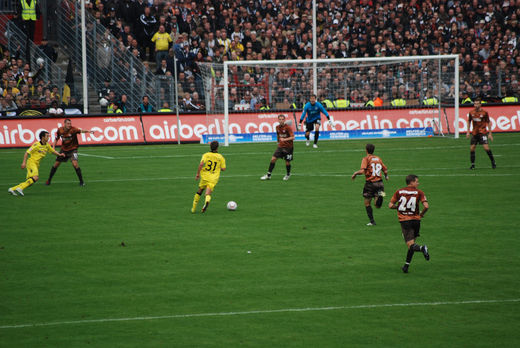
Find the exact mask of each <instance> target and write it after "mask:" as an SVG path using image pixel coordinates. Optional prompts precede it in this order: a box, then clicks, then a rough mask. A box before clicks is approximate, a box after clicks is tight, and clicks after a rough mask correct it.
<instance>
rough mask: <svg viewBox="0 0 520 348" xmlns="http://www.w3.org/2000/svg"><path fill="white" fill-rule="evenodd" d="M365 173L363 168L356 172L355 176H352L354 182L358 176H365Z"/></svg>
mask: <svg viewBox="0 0 520 348" xmlns="http://www.w3.org/2000/svg"><path fill="white" fill-rule="evenodd" d="M364 173H365V170H364V169H363V168H361V169H360V170H358V171H355V172H354V174H352V180H354V179H355V178H356V176H358V175H361V174H364Z"/></svg>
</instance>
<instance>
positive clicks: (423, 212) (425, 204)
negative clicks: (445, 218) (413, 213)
mask: <svg viewBox="0 0 520 348" xmlns="http://www.w3.org/2000/svg"><path fill="white" fill-rule="evenodd" d="M422 205H423V210H422V211H421V212H420V213H419V216H420V217H424V214H426V212H427V211H428V209H429V208H430V206H429V205H428V201H424V202H422Z"/></svg>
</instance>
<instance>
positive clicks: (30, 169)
mask: <svg viewBox="0 0 520 348" xmlns="http://www.w3.org/2000/svg"><path fill="white" fill-rule="evenodd" d="M38 167H39V166H38V164H36V163H34V162H33V161H31V160H30V159H28V160H27V162H26V163H25V169H27V176H26V177H25V178H26V179H29V178H32V177H33V176H39V168H38Z"/></svg>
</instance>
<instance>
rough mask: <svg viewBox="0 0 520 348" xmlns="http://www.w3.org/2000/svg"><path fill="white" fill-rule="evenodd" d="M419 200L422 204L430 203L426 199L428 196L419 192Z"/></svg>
mask: <svg viewBox="0 0 520 348" xmlns="http://www.w3.org/2000/svg"><path fill="white" fill-rule="evenodd" d="M419 200H420V201H421V202H428V199H427V198H426V195H425V194H424V192H422V191H419Z"/></svg>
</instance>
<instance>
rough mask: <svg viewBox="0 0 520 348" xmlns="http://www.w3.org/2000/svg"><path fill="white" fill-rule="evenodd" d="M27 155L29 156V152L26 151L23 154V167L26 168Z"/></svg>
mask: <svg viewBox="0 0 520 348" xmlns="http://www.w3.org/2000/svg"><path fill="white" fill-rule="evenodd" d="M27 157H29V152H25V153H24V155H23V161H22V169H25V166H26V165H27Z"/></svg>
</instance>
